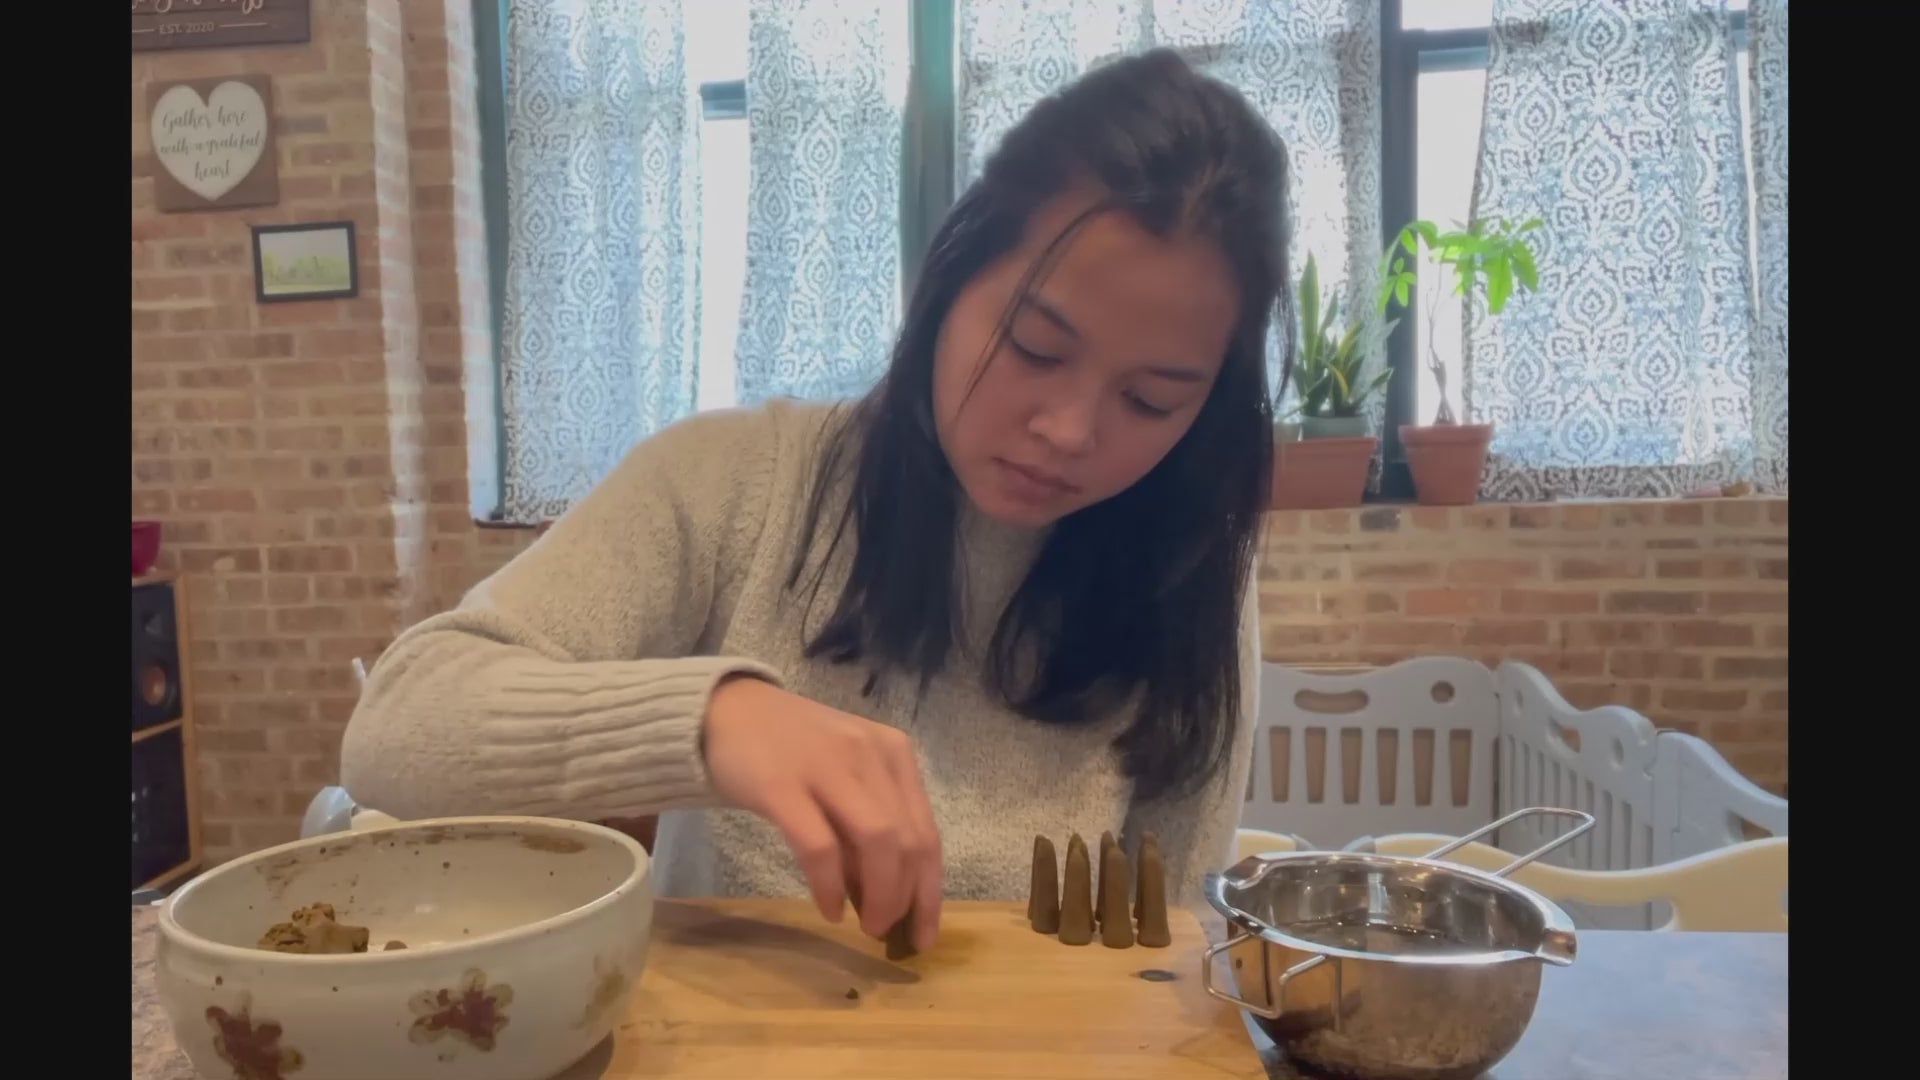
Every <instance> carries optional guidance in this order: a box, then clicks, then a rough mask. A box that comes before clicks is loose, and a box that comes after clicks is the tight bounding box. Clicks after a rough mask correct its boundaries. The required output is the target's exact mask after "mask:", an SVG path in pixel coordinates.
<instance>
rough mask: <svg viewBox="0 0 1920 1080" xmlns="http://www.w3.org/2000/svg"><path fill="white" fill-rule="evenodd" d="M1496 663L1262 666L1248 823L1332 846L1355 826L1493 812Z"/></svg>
mask: <svg viewBox="0 0 1920 1080" xmlns="http://www.w3.org/2000/svg"><path fill="white" fill-rule="evenodd" d="M1499 723H1500V703H1499V696H1498V694H1497V693H1496V690H1495V683H1494V676H1493V673H1492V672H1491V671H1489V670H1487V668H1486V667H1485V665H1482V664H1480V663H1478V662H1477V661H1474V660H1470V659H1466V658H1464V657H1453V656H1430V657H1420V658H1418V659H1413V660H1406V661H1402V662H1400V663H1398V664H1394V665H1391V666H1390V667H1386V668H1378V669H1366V670H1362V671H1358V672H1353V671H1338V672H1330V671H1320V670H1314V669H1313V668H1311V667H1306V666H1293V665H1287V664H1276V663H1263V664H1262V665H1261V666H1260V719H1259V729H1258V732H1257V733H1256V740H1257V741H1256V743H1255V746H1254V754H1253V768H1252V769H1251V770H1250V771H1249V775H1248V779H1247V801H1246V804H1245V807H1244V809H1243V810H1242V812H1241V815H1240V822H1241V824H1242V825H1243V826H1245V827H1247V828H1251V829H1264V830H1268V831H1277V830H1286V831H1287V832H1288V833H1297V834H1298V835H1300V836H1309V837H1312V838H1313V839H1314V840H1315V842H1317V843H1319V844H1322V845H1330V846H1332V847H1335V848H1337V847H1338V846H1339V845H1341V844H1344V843H1346V842H1347V841H1348V840H1351V839H1353V838H1354V837H1356V836H1365V835H1369V834H1384V833H1392V832H1403V831H1411V830H1416V829H1419V830H1426V829H1441V830H1449V831H1453V832H1454V833H1455V835H1462V836H1464V835H1465V834H1467V833H1469V832H1472V831H1473V830H1474V829H1477V828H1479V827H1480V826H1482V825H1485V824H1486V823H1487V822H1489V821H1492V820H1493V819H1494V811H1495V805H1494V799H1495V791H1494V768H1493V766H1494V742H1495V739H1496V738H1497V737H1498V735H1499Z"/></svg>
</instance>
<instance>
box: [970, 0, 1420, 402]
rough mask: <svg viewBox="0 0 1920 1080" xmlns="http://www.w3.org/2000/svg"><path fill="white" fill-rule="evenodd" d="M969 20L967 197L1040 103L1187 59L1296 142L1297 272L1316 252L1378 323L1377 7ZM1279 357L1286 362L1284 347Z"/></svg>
mask: <svg viewBox="0 0 1920 1080" xmlns="http://www.w3.org/2000/svg"><path fill="white" fill-rule="evenodd" d="M956 19H957V24H958V25H957V35H958V39H959V53H960V89H959V118H958V124H957V127H958V142H959V146H958V150H957V157H958V163H959V169H960V185H961V187H963V188H964V187H965V186H966V184H968V183H969V182H971V181H972V180H973V178H974V177H976V176H978V175H979V174H980V170H981V168H982V167H983V166H984V165H985V164H986V160H987V158H988V157H989V156H990V155H991V154H992V153H993V150H994V147H995V146H996V145H997V144H998V143H999V141H1000V137H1001V135H1003V134H1004V133H1005V132H1006V130H1007V129H1008V128H1010V127H1012V126H1013V124H1014V123H1016V122H1017V121H1018V120H1019V119H1020V117H1021V116H1022V115H1024V114H1025V113H1026V111H1027V109H1028V108H1029V107H1031V106H1032V105H1033V104H1034V102H1036V101H1038V100H1039V99H1040V98H1042V97H1044V96H1045V95H1046V94H1048V93H1050V92H1052V91H1053V90H1056V89H1058V88H1059V87H1061V86H1062V85H1064V84H1066V83H1068V82H1070V81H1072V80H1073V79H1074V78H1075V77H1077V76H1079V75H1080V74H1081V73H1082V72H1084V71H1085V70H1087V68H1088V67H1090V66H1092V65H1093V63H1094V62H1096V61H1098V60H1100V59H1102V58H1104V57H1107V56H1111V55H1114V54H1118V53H1128V52H1138V51H1141V50H1144V49H1148V48H1153V47H1156V46H1168V47H1171V48H1175V49H1179V50H1182V51H1183V52H1185V53H1186V54H1187V56H1188V58H1189V59H1190V61H1191V62H1193V64H1194V65H1195V66H1196V67H1198V68H1200V69H1201V70H1203V71H1205V72H1207V73H1208V74H1210V75H1213V76H1214V77H1216V78H1219V79H1220V80H1222V81H1223V82H1226V83H1228V84H1229V85H1231V86H1233V87H1234V88H1235V89H1237V90H1239V91H1240V92H1241V93H1242V94H1244V95H1246V97H1247V99H1248V100H1249V101H1250V102H1251V103H1252V104H1253V106H1254V107H1255V108H1256V109H1258V110H1259V112H1260V113H1261V115H1263V116H1264V117H1266V119H1267V122H1268V123H1270V124H1272V125H1273V127H1274V130H1275V131H1277V132H1279V133H1280V137H1281V138H1282V139H1283V140H1284V141H1285V142H1286V144H1287V151H1288V154H1289V157H1290V160H1291V163H1292V169H1293V183H1292V188H1291V190H1290V191H1289V192H1288V195H1289V198H1290V207H1289V208H1290V211H1291V217H1292V221H1293V223H1294V232H1293V243H1292V250H1291V251H1289V253H1288V255H1289V259H1290V262H1291V265H1292V266H1293V269H1294V272H1295V274H1298V273H1299V271H1300V268H1301V267H1303V266H1305V265H1306V261H1307V254H1308V253H1309V252H1311V253H1312V254H1314V255H1315V256H1316V257H1317V261H1318V263H1319V268H1320V277H1321V282H1322V288H1323V289H1331V290H1335V291H1344V293H1345V296H1346V298H1347V299H1346V301H1345V304H1344V306H1346V307H1348V308H1349V309H1350V310H1351V309H1353V308H1354V307H1355V306H1356V305H1357V306H1358V308H1359V310H1363V311H1366V312H1369V313H1371V312H1372V310H1373V308H1372V297H1373V291H1374V289H1375V287H1376V286H1377V283H1378V281H1379V260H1380V251H1381V244H1382V239H1381V231H1380V10H1379V4H1378V3H1376V2H1375V0H1025V2H1022V3H1006V2H1003V0H958V11H957V13H956ZM1275 334H1276V335H1277V334H1278V330H1277V329H1276V331H1275ZM1268 355H1269V356H1270V357H1272V358H1273V360H1272V362H1274V363H1275V364H1277V363H1278V359H1279V357H1280V356H1281V355H1282V354H1281V352H1280V350H1279V348H1278V342H1277V338H1276V340H1274V341H1272V342H1270V346H1269V350H1268ZM1276 374H1277V368H1276ZM1383 400H1384V396H1381V397H1377V398H1376V399H1375V404H1376V406H1378V405H1379V404H1381V403H1382V401H1383Z"/></svg>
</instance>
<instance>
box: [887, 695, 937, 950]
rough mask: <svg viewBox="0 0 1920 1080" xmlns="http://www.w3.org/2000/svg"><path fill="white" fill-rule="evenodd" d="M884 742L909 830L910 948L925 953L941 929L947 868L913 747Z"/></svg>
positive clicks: (903, 741)
mask: <svg viewBox="0 0 1920 1080" xmlns="http://www.w3.org/2000/svg"><path fill="white" fill-rule="evenodd" d="M896 734H897V733H896ZM886 742H887V744H888V745H887V746H886V748H885V753H886V765H887V769H888V771H889V772H890V773H891V774H892V776H893V779H894V783H895V785H896V786H897V787H898V789H899V792H900V798H901V802H902V809H903V810H904V811H905V814H906V820H907V822H908V826H909V829H908V834H907V843H906V861H907V862H908V866H909V869H908V873H910V874H911V875H912V887H913V901H912V902H913V944H914V948H916V949H920V950H922V951H924V950H927V949H931V948H933V939H934V936H935V935H936V934H937V933H938V932H939V929H940V895H941V890H942V888H943V884H944V880H943V879H944V874H945V865H946V864H945V862H944V860H943V858H942V855H941V850H940V826H939V825H938V824H937V823H936V822H935V821H934V819H933V803H932V801H931V800H929V799H928V798H927V788H926V784H925V782H924V781H923V780H922V779H921V776H920V760H919V758H917V757H915V756H914V753H913V743H912V742H911V741H910V740H909V739H907V737H906V736H904V735H900V736H898V737H897V738H889V739H887V740H886Z"/></svg>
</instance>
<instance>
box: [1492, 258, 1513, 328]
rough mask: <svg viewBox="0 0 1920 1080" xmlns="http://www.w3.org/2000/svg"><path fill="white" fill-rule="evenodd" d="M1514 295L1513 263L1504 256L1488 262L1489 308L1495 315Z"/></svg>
mask: <svg viewBox="0 0 1920 1080" xmlns="http://www.w3.org/2000/svg"><path fill="white" fill-rule="evenodd" d="M1512 295H1513V265H1512V264H1511V263H1509V262H1507V260H1506V258H1505V257H1504V256H1503V257H1501V258H1498V259H1495V260H1494V261H1492V262H1490V263H1488V264H1487V310H1488V311H1490V312H1492V313H1493V314H1495V315H1498V314H1499V313H1500V309H1502V308H1504V307H1506V306H1507V297H1509V296H1512Z"/></svg>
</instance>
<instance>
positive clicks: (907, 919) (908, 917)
mask: <svg viewBox="0 0 1920 1080" xmlns="http://www.w3.org/2000/svg"><path fill="white" fill-rule="evenodd" d="M847 903H849V904H851V905H853V913H854V915H856V916H858V915H859V914H860V886H859V885H858V884H857V883H855V882H854V881H852V880H849V881H848V882H847ZM886 943H887V959H889V960H905V959H906V958H907V957H909V956H912V955H914V953H915V952H917V951H918V950H916V949H915V948H914V947H913V908H912V907H911V906H909V907H908V908H907V913H906V914H905V915H902V916H900V920H899V921H898V922H896V923H894V924H893V925H892V926H890V927H888V928H887V936H886Z"/></svg>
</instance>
